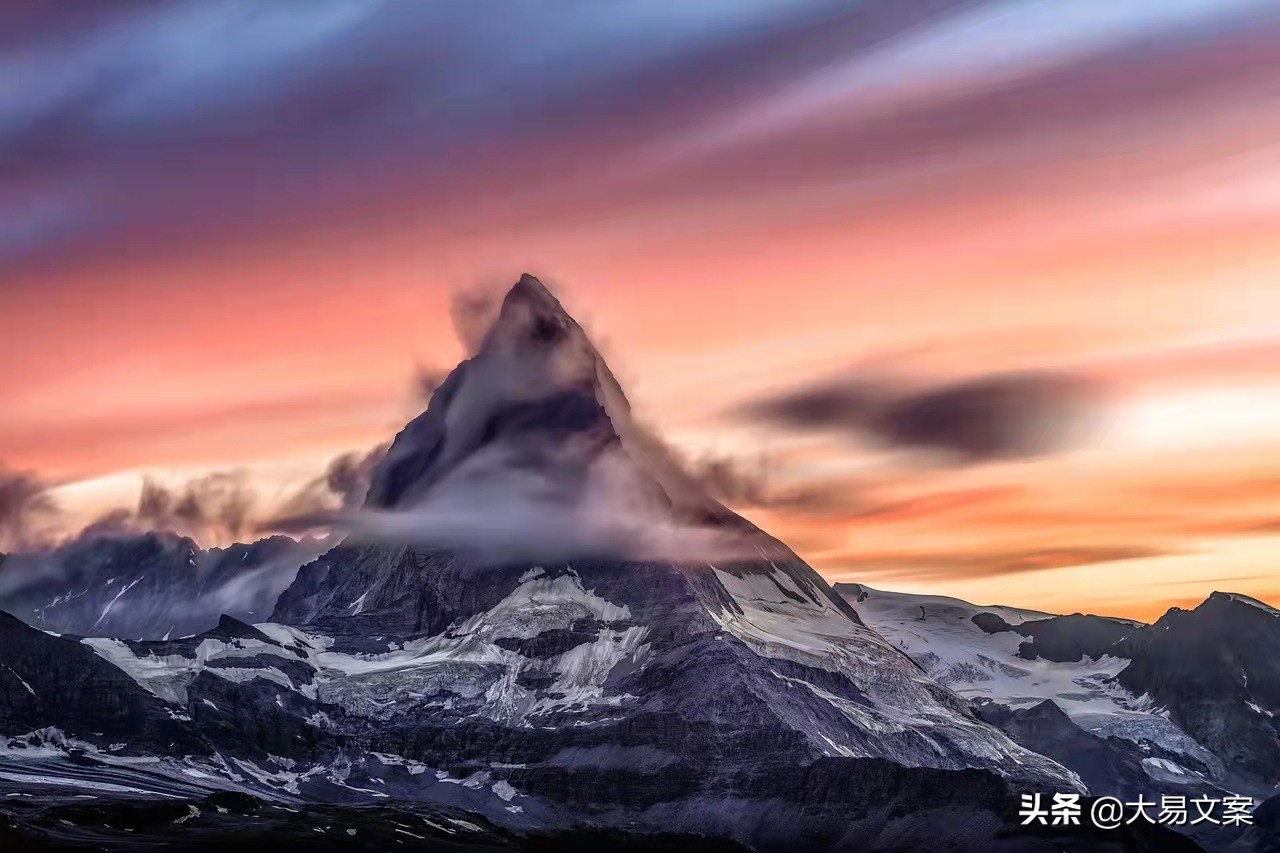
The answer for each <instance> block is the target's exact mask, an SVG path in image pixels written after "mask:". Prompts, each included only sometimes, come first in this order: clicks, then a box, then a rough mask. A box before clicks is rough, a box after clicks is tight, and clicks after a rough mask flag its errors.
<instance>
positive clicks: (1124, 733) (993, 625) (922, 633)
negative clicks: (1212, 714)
mask: <svg viewBox="0 0 1280 853" xmlns="http://www.w3.org/2000/svg"><path fill="white" fill-rule="evenodd" d="M837 589H838V591H840V592H841V593H842V594H843V595H845V596H846V597H847V598H848V600H849V602H850V603H851V604H852V605H853V606H854V607H855V608H856V609H857V610H858V612H859V613H860V614H861V615H862V617H863V619H864V621H866V622H867V624H868V625H870V626H872V627H873V628H875V629H876V630H877V631H879V632H880V633H881V634H882V635H883V636H884V637H885V638H886V639H887V640H888V641H889V642H891V643H893V644H894V645H896V646H897V647H898V648H900V649H902V650H903V651H905V652H906V653H907V654H909V655H910V656H911V657H912V659H913V660H915V661H916V662H917V663H919V664H920V665H921V666H922V667H924V669H925V670H926V671H928V672H929V673H930V674H931V675H933V676H934V677H936V678H937V679H938V680H939V681H941V682H942V683H944V684H946V685H948V686H949V687H951V688H952V689H953V690H955V691H956V692H957V693H959V694H960V695H962V696H965V697H967V698H969V699H972V700H973V701H975V702H976V703H978V705H979V708H980V709H981V713H982V715H983V717H984V718H986V719H989V720H991V721H992V722H995V723H997V724H998V725H1000V726H1001V727H1002V728H1004V729H1005V730H1006V731H1007V732H1009V733H1010V734H1011V735H1012V736H1013V737H1014V739H1015V740H1017V741H1018V742H1020V743H1022V744H1023V745H1024V746H1027V747H1029V748H1031V749H1035V750H1036V751H1038V752H1043V753H1044V754H1046V755H1049V756H1052V757H1054V758H1056V759H1057V760H1059V761H1062V762H1063V763H1065V764H1066V765H1067V766H1068V767H1070V768H1071V769H1073V770H1075V771H1076V772H1078V773H1079V774H1080V775H1081V777H1082V778H1085V779H1086V782H1088V781H1090V780H1092V782H1093V785H1092V786H1091V787H1090V790H1093V791H1094V792H1095V793H1131V792H1132V791H1134V790H1136V789H1138V788H1141V787H1142V785H1146V786H1147V787H1148V788H1149V789H1150V790H1156V789H1163V788H1165V787H1168V786H1169V785H1173V786H1175V787H1182V788H1192V789H1196V790H1199V789H1201V788H1206V787H1216V786H1219V785H1221V784H1222V781H1223V780H1224V778H1225V776H1226V774H1227V767H1226V766H1225V764H1224V762H1223V761H1222V760H1221V758H1219V757H1218V756H1217V755H1215V754H1214V752H1213V751H1211V749H1210V748H1207V747H1208V745H1207V744H1202V743H1200V742H1198V741H1197V740H1196V739H1195V738H1193V737H1192V736H1191V735H1190V734H1189V733H1188V731H1186V730H1185V729H1183V728H1182V727H1181V726H1180V725H1179V724H1178V722H1177V721H1176V719H1170V714H1169V713H1168V712H1167V711H1165V710H1163V709H1162V708H1161V707H1160V706H1159V704H1158V703H1157V702H1156V701H1154V700H1153V699H1152V698H1151V697H1150V696H1149V695H1145V692H1144V691H1141V690H1137V691H1135V690H1132V689H1126V688H1125V686H1124V685H1122V684H1121V683H1118V681H1117V678H1116V677H1117V675H1118V674H1119V673H1120V672H1122V671H1123V670H1124V669H1125V668H1126V667H1127V666H1129V665H1130V662H1129V660H1128V659H1127V658H1126V657H1122V656H1121V654H1122V653H1123V651H1124V642H1125V641H1124V640H1123V639H1121V640H1112V639H1111V638H1112V637H1113V636H1116V635H1118V636H1120V637H1122V638H1123V637H1127V636H1140V635H1142V634H1143V633H1144V632H1145V631H1146V630H1148V629H1147V628H1146V627H1145V626H1143V625H1141V624H1140V623H1136V622H1131V621H1128V620H1122V619H1107V618H1104V617H1095V616H1081V615H1080V614H1074V615H1072V616H1053V615H1051V614H1046V613H1040V612H1037V611H1029V610H1018V609H1015V608H1010V607H1000V606H979V605H974V604H970V603H969V602H966V601H962V600H960V599H955V598H944V597H941V596H923V595H911V594H908V593H898V592H886V591H882V590H877V589H873V588H871V587H868V586H866V585H865V584H839V585H837ZM1062 658H1070V659H1068V660H1062ZM1045 703H1049V704H1047V705H1046V704H1045ZM1090 738H1092V739H1093V740H1092V742H1091V741H1090V740H1089V739H1090ZM1099 763H1101V764H1102V765H1103V766H1104V767H1109V768H1111V769H1113V770H1117V774H1116V775H1115V777H1114V778H1113V779H1112V780H1111V782H1110V784H1107V785H1105V786H1104V787H1102V788H1097V787H1096V786H1097V785H1098V784H1100V783H1101V782H1102V781H1104V780H1106V779H1107V777H1108V774H1107V773H1105V772H1099V771H1098V770H1097V767H1098V765H1099ZM1135 764H1136V765H1138V766H1139V768H1140V771H1141V773H1142V774H1145V776H1146V777H1147V778H1146V779H1145V780H1142V779H1141V778H1139V777H1135V776H1134V775H1133V773H1132V772H1131V771H1132V769H1133V765H1135Z"/></svg>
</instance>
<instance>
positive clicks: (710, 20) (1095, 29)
mask: <svg viewBox="0 0 1280 853" xmlns="http://www.w3.org/2000/svg"><path fill="white" fill-rule="evenodd" d="M1100 4H1101V5H1100ZM302 5H303V4H295V3H276V2H269V0H150V2H148V0H100V2H97V3H93V4H76V6H75V8H74V10H73V9H70V8H69V7H66V6H57V7H54V6H47V5H42V6H37V7H33V8H34V9H36V11H30V10H25V11H22V10H19V11H0V33H2V34H3V35H2V36H0V257H3V258H4V259H5V260H6V261H9V262H11V263H12V262H15V261H19V260H22V259H24V258H25V259H28V260H49V259H53V258H56V259H60V260H63V261H65V260H66V259H67V258H69V257H73V256H75V255H76V254H77V253H81V252H91V251H93V250H111V251H113V252H121V251H136V252H144V253H145V252H151V251H159V250H162V249H163V248H164V247H166V246H173V245H179V244H180V245H183V246H185V245H188V244H189V243H190V242H196V241H201V240H208V239H216V238H218V237H219V236H220V235H221V236H225V234H226V233H228V232H236V231H237V230H239V231H240V232H245V233H252V232H254V231H255V230H257V229H260V228H261V227H262V226H263V225H264V224H269V225H272V226H273V227H287V226H290V225H291V226H292V227H307V226H308V225H312V224H315V221H316V219H317V218H320V217H324V216H330V215H332V216H334V217H340V216H341V215H342V213H341V212H342V211H344V210H348V209H353V208H361V209H365V210H369V209H371V208H377V206H378V205H387V206H388V207H389V208H391V209H392V210H393V211H394V209H395V208H396V207H397V205H401V206H402V205H409V206H413V205H417V206H419V207H423V208H437V209H438V208H441V207H445V206H447V207H448V208H449V209H450V210H451V211H456V213H455V214H454V215H456V216H458V217H462V216H463V215H464V214H465V213H466V211H467V209H468V208H473V209H478V208H479V207H481V206H482V205H489V206H492V199H491V195H492V191H493V190H494V184H497V185H498V186H499V187H501V188H503V189H504V190H505V191H507V192H510V193H511V194H512V195H516V194H518V193H524V194H526V195H530V194H531V195H532V197H533V198H534V199H537V198H541V197H542V196H545V195H548V194H553V193H554V192H555V191H556V190H557V189H560V190H562V191H563V188H564V187H567V186H577V187H582V186H593V187H598V186H599V185H600V182H599V181H596V180H594V179H593V176H595V175H603V174H605V173H609V174H610V175H612V176H613V178H615V179H616V177H617V174H618V172H619V171H621V172H622V173H623V174H624V175H625V174H626V173H627V172H628V170H627V168H626V167H625V164H626V158H627V157H628V156H636V155H637V154H639V153H643V152H645V151H653V150H660V151H667V152H668V153H670V154H671V156H674V157H675V158H676V161H675V162H674V163H668V164H667V166H669V169H670V174H671V175H677V176H678V175H679V174H681V173H683V174H685V175H686V176H687V177H694V178H696V177H698V176H703V180H702V184H703V185H705V183H706V182H708V181H712V180H720V181H728V182H730V183H733V182H740V181H742V180H744V179H745V178H744V175H749V176H751V177H750V179H751V180H755V181H768V180H771V179H772V180H778V181H783V182H786V181H789V180H793V179H794V177H795V174H794V173H795V172H796V171H797V170H800V171H803V170H804V169H806V168H808V169H811V170H812V169H817V168H822V169H827V170H831V169H837V170H838V169H844V170H846V171H848V170H856V169H857V168H858V167H860V166H866V165H867V164H868V163H875V162H876V159H877V158H883V157H884V156H885V151H886V149H885V147H884V146H881V145H878V144H875V143H876V142H877V134H878V135H879V136H892V137H894V138H895V139H898V138H902V137H905V139H906V145H907V148H908V149H909V148H910V146H911V144H912V139H913V138H914V137H915V136H917V135H919V134H918V133H917V132H916V131H917V130H918V128H917V127H915V126H913V125H912V124H911V123H910V121H908V123H907V125H906V126H905V127H900V126H899V124H898V123H897V122H896V120H895V121H891V122H889V123H888V125H886V124H885V121H884V120H883V117H882V118H881V119H879V120H876V121H864V122H862V124H860V125H857V126H848V125H847V120H848V118H849V116H846V115H838V116H837V115H833V116H831V119H832V121H833V122H834V123H835V124H837V125H839V126H838V127H836V128H833V133H832V134H831V137H832V140H833V141H832V144H833V146H834V147H839V148H841V153H840V154H839V156H833V155H832V153H831V152H817V154H818V156H816V157H815V156H813V154H814V152H813V151H811V150H806V149H803V148H797V149H796V151H797V154H796V155H795V156H794V157H792V158H791V161H787V160H786V158H785V157H784V158H783V162H781V163H779V162H776V161H773V162H771V163H770V164H769V166H770V167H769V168H759V165H760V161H759V157H757V156H754V155H750V151H748V155H747V156H745V162H741V161H742V159H743V158H742V157H739V158H737V159H735V158H732V157H731V158H728V160H725V158H723V157H722V156H720V154H719V153H716V155H715V158H714V159H715V160H716V161H717V162H720V161H724V164H723V165H722V166H721V167H720V168H719V169H718V170H717V169H712V170H706V169H704V168H703V166H704V165H705V163H704V162H701V160H705V159H706V158H707V157H708V156H710V155H709V153H708V151H706V150H703V147H700V146H699V145H697V144H694V145H690V144H688V143H689V140H695V141H696V140H697V139H699V138H700V137H699V136H698V134H699V133H702V131H701V130H700V128H705V127H706V126H707V122H710V126H711V127H712V128H713V129H714V128H715V127H716V126H720V127H723V128H729V129H730V130H732V131H733V132H731V133H729V134H728V135H727V136H726V137H724V140H723V141H724V142H725V144H728V145H730V146H731V147H739V148H741V147H744V146H745V147H746V148H747V149H750V145H749V143H750V142H751V141H752V135H751V134H745V133H740V132H738V130H734V129H735V128H739V125H740V123H741V121H742V120H743V118H742V117H743V116H748V117H750V116H755V115H756V114H757V112H758V111H759V109H760V108H761V107H760V105H761V104H762V103H763V104H765V105H773V106H770V107H769V108H768V109H771V110H774V109H776V110H777V111H778V112H776V114H774V118H775V119H776V118H777V117H778V116H782V117H783V118H786V117H787V116H791V118H790V119H788V120H787V121H784V122H782V125H783V127H782V130H783V131H784V132H785V131H786V128H787V126H789V124H790V123H791V121H792V120H794V121H795V122H802V120H804V119H805V118H806V115H807V113H806V111H805V110H804V109H799V110H798V112H797V109H798V108H801V107H803V106H804V104H805V103H806V100H805V99H806V98H809V97H812V93H813V92H815V91H817V92H820V93H824V94H823V97H824V98H825V97H826V96H827V95H830V94H832V93H834V94H835V95H837V96H841V97H843V95H844V94H845V92H846V90H848V89H852V90H853V91H855V92H856V91H857V90H858V89H859V87H860V86H861V87H865V86H866V85H868V84H869V83H874V82H875V80H877V79H880V78H882V77H883V76H884V74H885V73H887V71H886V69H889V70H892V69H899V70H903V69H905V71H903V73H902V74H898V73H897V72H895V73H894V74H893V75H891V76H893V77H894V78H895V79H902V80H906V81H907V82H911V83H913V85H914V84H917V83H923V84H928V83H930V82H931V81H933V80H934V78H936V77H945V76H948V75H950V76H955V75H956V74H962V73H964V72H965V71H966V69H968V70H970V71H971V70H972V67H973V63H972V62H969V61H967V60H965V57H972V56H974V55H978V54H982V55H987V51H986V49H985V48H984V45H988V46H989V43H990V42H991V41H992V40H993V39H994V40H995V41H997V42H999V43H1001V44H1006V43H1007V42H1009V43H1011V42H1010V40H1012V41H1015V42H1017V43H1018V44H1021V45H1022V47H1020V48H1018V50H1017V51H1016V53H1015V55H1013V56H1012V57H1011V59H1010V64H1011V65H1016V66H1017V68H1018V69H1019V70H1018V71H1017V73H1028V74H1043V73H1045V68H1046V67H1047V66H1052V65H1054V64H1055V63H1059V64H1060V63H1063V62H1067V61H1069V60H1071V59H1072V58H1078V57H1080V56H1083V55H1085V54H1087V53H1088V52H1089V50H1094V51H1095V52H1096V51H1100V50H1103V49H1106V48H1115V47H1118V46H1120V45H1122V44H1124V43H1127V42H1126V40H1133V39H1143V38H1149V37H1150V36H1152V35H1153V34H1169V33H1174V34H1176V35H1177V36H1178V37H1179V38H1185V37H1189V36H1187V31H1188V30H1189V29H1190V28H1193V27H1195V26H1201V27H1204V26H1207V25H1208V24H1210V23H1212V24H1215V25H1216V26H1219V27H1227V25H1228V24H1234V25H1235V26H1240V22H1241V21H1242V20H1244V18H1243V17H1242V16H1244V15H1246V13H1251V12H1253V11H1255V8H1256V7H1257V6H1258V5H1259V3H1257V2H1251V0H1230V2H1226V3H1215V4H1210V3H1208V2H1206V0H1176V2H1175V0H1169V2H1165V3H1150V2H1145V0H1144V2H1135V3H1132V4H1121V5H1124V11H1123V13H1122V14H1121V13H1119V12H1116V11H1115V8H1117V7H1115V4H1109V5H1108V4H1104V3H1102V0H1096V2H1095V0H1088V1H1087V2H1086V0H1081V2H1080V3H1079V4H1077V5H1075V6H1073V7H1072V9H1073V11H1072V12H1071V13H1070V14H1069V15H1065V16H1064V15H1063V13H1062V12H1061V11H1056V10H1060V9H1061V6H1060V5H1059V4H1053V3H1044V2H1039V0H1015V2H1010V0H985V2H984V0H925V2H920V3H913V4H903V3H898V2H889V1H888V0H879V2H864V3H860V4H850V3H848V2H847V0H708V2H700V3H696V4H691V3H687V2H677V0H612V2H609V3H600V2H594V1H593V0H564V2H558V3H554V4H549V3H545V2H539V0H504V2H500V3H499V2H495V3H492V4H485V5H484V6H483V7H482V6H481V5H480V4H477V3H474V2H469V0H448V2H446V0H434V2H425V0H308V2H307V3H306V4H305V9H303V8H302ZM1103 5H1108V8H1111V9H1112V11H1110V12H1108V11H1107V10H1106V9H1104V8H1103ZM908 6H909V7H910V8H907V7H908ZM1077 6H1078V7H1079V8H1077ZM1085 6H1088V8H1087V9H1086V8H1084V7H1085ZM1095 7H1096V8H1095ZM1090 10H1092V12H1091V11H1090ZM1056 19H1062V20H1061V21H1060V23H1061V24H1062V25H1061V26H1055V25H1054V21H1055V20H1056ZM966 22H968V24H966ZM1038 22H1043V24H1044V26H1043V29H1044V31H1045V32H1047V33H1049V35H1044V34H1042V35H1040V36H1038V37H1037V38H1036V39H1035V40H1033V41H1032V42H1030V43H1028V42H1026V40H1025V39H1022V40H1019V39H1020V38H1021V37H1020V36H1018V33H1019V32H1021V31H1022V30H1023V29H1025V28H1027V27H1030V26H1031V25H1032V24H1037V23H1038ZM1024 35H1025V33H1024ZM931 45H932V46H933V47H931ZM1006 46H1007V45H1006ZM1007 52H1008V51H1007V50H1006V53H1007ZM935 53H936V56H934V55H933V54H935ZM1014 60H1016V62H1015V61H1014ZM957 63H958V64H957ZM966 63H967V64H966ZM904 75H905V76H904ZM824 81H825V82H824ZM806 93H809V94H806ZM965 94H966V96H974V93H973V92H967V93H965ZM837 100H838V99H837ZM819 102H820V105H823V104H825V103H826V101H825V100H823V98H819ZM766 112H767V110H766ZM792 113H794V115H792ZM855 117H856V116H855ZM841 121H845V122H846V124H844V125H840V122H841ZM926 124H927V123H926ZM770 128H771V130H770V132H771V133H772V132H774V131H775V130H776V129H777V128H774V127H773V126H772V125H770ZM877 129H879V130H877ZM947 129H948V130H952V128H947ZM868 133H870V134H871V137H872V138H871V140H870V142H871V143H872V144H869V145H868V144H866V143H867V139H866V138H865V135H866V134H868ZM860 135H862V138H861V139H860ZM929 135H930V136H931V137H932V136H936V134H932V133H931V134H929ZM811 141H812V140H810V142H811ZM837 141H839V142H843V145H842V146H835V142H837ZM770 156H776V152H775V154H774V155H770ZM619 163H622V164H623V168H621V170H619V167H618V164H619ZM650 183H651V182H647V181H646V182H639V181H635V180H633V181H632V183H631V184H627V183H626V182H625V180H624V181H623V183H622V184H621V185H620V186H619V187H618V189H617V192H618V193H635V194H636V195H637V196H640V197H642V196H644V195H645V194H646V193H651V192H656V191H660V190H659V189H657V188H656V187H651V186H649V184H650ZM682 183H684V181H683V179H680V178H678V177H673V178H672V179H671V180H669V181H668V182H666V183H665V184H664V186H667V187H668V188H669V187H671V186H680V185H681V184H682ZM691 186H694V187H696V186H698V183H697V182H696V181H695V182H694V183H693V184H691ZM486 191H488V195H487V196H486ZM481 196H486V197H485V198H484V199H483V200H480V199H479V197H481ZM615 201H616V199H615Z"/></svg>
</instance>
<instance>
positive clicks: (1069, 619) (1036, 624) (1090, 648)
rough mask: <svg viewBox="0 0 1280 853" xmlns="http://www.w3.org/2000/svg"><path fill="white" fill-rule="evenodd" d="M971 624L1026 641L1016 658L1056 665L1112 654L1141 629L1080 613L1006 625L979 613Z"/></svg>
mask: <svg viewBox="0 0 1280 853" xmlns="http://www.w3.org/2000/svg"><path fill="white" fill-rule="evenodd" d="M973 624H975V625H977V626H978V627H979V628H981V629H982V630H984V631H986V632H987V633H988V634H998V633H1002V632H1004V631H1012V632H1013V633H1015V634H1018V635H1020V636H1023V637H1027V638H1029V639H1028V640H1027V642H1025V643H1023V644H1022V645H1021V646H1019V647H1018V656H1019V657H1022V658H1026V659H1027V660H1035V659H1036V658H1044V659H1046V660H1051V661H1057V662H1059V663H1071V662H1072V661H1078V660H1080V659H1081V658H1084V657H1091V658H1098V657H1102V656H1103V655H1105V654H1114V650H1115V645H1116V643H1118V642H1120V641H1121V640H1123V639H1124V638H1125V637H1127V636H1129V635H1131V634H1133V633H1134V632H1135V631H1137V630H1139V629H1140V628H1141V627H1142V626H1141V625H1139V624H1137V623H1134V622H1129V621H1127V620H1125V619H1111V618H1108V617H1106V616H1089V615H1085V614H1082V613H1073V614H1071V615H1069V616H1054V617H1052V618H1049V619H1032V620H1028V621H1026V622H1022V623H1020V624H1018V625H1010V624H1009V623H1007V622H1005V620H1004V619H1002V618H1001V617H1000V616H998V615H997V614H995V613H979V614H977V615H975V616H974V617H973Z"/></svg>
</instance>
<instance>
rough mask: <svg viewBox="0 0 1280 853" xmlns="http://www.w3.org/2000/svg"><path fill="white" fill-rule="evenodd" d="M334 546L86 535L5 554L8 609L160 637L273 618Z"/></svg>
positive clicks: (1, 596) (43, 621)
mask: <svg viewBox="0 0 1280 853" xmlns="http://www.w3.org/2000/svg"><path fill="white" fill-rule="evenodd" d="M325 547H327V546H325V545H323V544H322V543H320V541H319V540H314V539H310V540H304V541H302V542H297V541H295V540H293V539H290V538H288V537H285V536H273V537H270V538H268V539H262V540H260V541H258V542H254V543H251V544H236V545H230V546H228V547H226V548H210V549H201V548H199V547H198V546H197V545H196V544H195V542H193V541H192V540H191V539H188V538H185V537H180V536H177V535H174V534H171V533H143V534H105V533H99V534H93V533H86V534H84V535H82V536H80V537H78V538H77V539H75V540H73V541H71V542H69V543H67V544H66V545H63V546H62V547H60V548H57V549H54V550H52V551H47V552H39V553H27V554H13V555H10V556H8V558H7V559H4V561H3V562H0V610H4V611H5V612H8V613H11V614H13V615H15V616H17V617H19V618H20V619H23V620H24V621H26V622H27V623H29V624H31V625H34V626H36V627H38V628H44V629H48V630H51V631H57V632H59V633H64V634H77V635H79V636H96V637H130V638H135V639H143V638H152V639H157V638H160V637H164V636H175V637H176V636H185V635H190V634H194V633H196V632H198V631H203V630H206V629H208V628H211V627H213V626H214V625H216V624H217V622H218V617H219V616H220V615H221V614H223V613H229V614H231V615H233V616H235V617H236V618H239V619H248V620H261V619H263V618H264V617H266V616H267V615H268V614H269V613H270V611H271V608H272V606H273V605H274V603H275V600H276V598H277V597H278V596H279V594H280V591H281V590H282V589H284V588H285V587H286V586H287V585H288V584H289V583H290V581H292V580H293V576H294V573H295V572H296V570H297V568H298V566H300V565H302V564H303V563H305V562H307V561H309V560H311V559H314V558H315V557H316V556H317V555H318V554H319V553H320V552H321V551H322V550H324V548H325Z"/></svg>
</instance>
